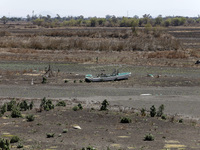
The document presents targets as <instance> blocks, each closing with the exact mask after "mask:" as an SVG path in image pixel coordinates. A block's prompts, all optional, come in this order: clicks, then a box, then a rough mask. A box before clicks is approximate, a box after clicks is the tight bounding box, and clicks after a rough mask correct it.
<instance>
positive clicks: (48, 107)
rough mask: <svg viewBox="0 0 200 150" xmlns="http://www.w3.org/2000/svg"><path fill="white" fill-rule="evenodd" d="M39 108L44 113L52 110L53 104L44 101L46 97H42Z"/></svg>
mask: <svg viewBox="0 0 200 150" xmlns="http://www.w3.org/2000/svg"><path fill="white" fill-rule="evenodd" d="M40 107H41V108H43V109H44V110H46V111H49V110H51V109H54V104H53V103H52V101H51V100H46V97H44V98H43V99H42V101H41V104H40Z"/></svg>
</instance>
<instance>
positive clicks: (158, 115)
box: [157, 104, 165, 117]
mask: <svg viewBox="0 0 200 150" xmlns="http://www.w3.org/2000/svg"><path fill="white" fill-rule="evenodd" d="M164 108H165V107H164V105H163V104H162V105H160V107H159V108H158V111H157V117H161V116H162V115H163V111H164Z"/></svg>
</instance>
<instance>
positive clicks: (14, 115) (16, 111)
mask: <svg viewBox="0 0 200 150" xmlns="http://www.w3.org/2000/svg"><path fill="white" fill-rule="evenodd" d="M21 116H22V114H21V112H20V108H19V107H17V106H15V107H14V108H12V112H11V117H12V118H19V117H21Z"/></svg>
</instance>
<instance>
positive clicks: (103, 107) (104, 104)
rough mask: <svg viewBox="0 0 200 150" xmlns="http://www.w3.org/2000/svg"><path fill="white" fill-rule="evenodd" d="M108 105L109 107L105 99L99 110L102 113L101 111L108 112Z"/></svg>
mask: <svg viewBox="0 0 200 150" xmlns="http://www.w3.org/2000/svg"><path fill="white" fill-rule="evenodd" d="M108 105H109V103H108V101H107V100H106V99H105V100H104V101H103V102H102V103H101V108H100V110H101V111H102V110H108V108H107V107H108Z"/></svg>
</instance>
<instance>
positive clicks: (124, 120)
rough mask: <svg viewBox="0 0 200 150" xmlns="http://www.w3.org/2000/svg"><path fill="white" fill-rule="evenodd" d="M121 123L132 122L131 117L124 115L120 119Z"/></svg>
mask: <svg viewBox="0 0 200 150" xmlns="http://www.w3.org/2000/svg"><path fill="white" fill-rule="evenodd" d="M120 123H131V119H130V118H127V117H123V118H122V119H121V121H120Z"/></svg>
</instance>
